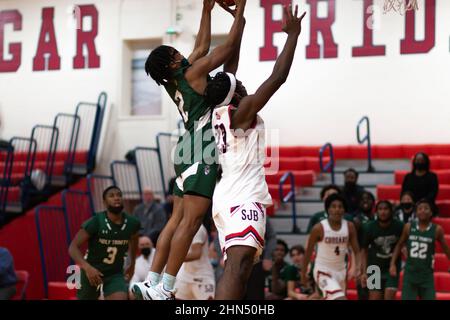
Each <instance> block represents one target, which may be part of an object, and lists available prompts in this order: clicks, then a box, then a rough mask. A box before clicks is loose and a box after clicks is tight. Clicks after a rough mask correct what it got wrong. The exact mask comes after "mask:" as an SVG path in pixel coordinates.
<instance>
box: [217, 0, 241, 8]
mask: <svg viewBox="0 0 450 320" xmlns="http://www.w3.org/2000/svg"><path fill="white" fill-rule="evenodd" d="M216 2H217V3H224V4H226V5H227V6H229V7H232V6H235V5H236V3H235V2H234V0H216Z"/></svg>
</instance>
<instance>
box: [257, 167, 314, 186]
mask: <svg viewBox="0 0 450 320" xmlns="http://www.w3.org/2000/svg"><path fill="white" fill-rule="evenodd" d="M286 172H287V171H279V172H277V173H276V174H269V175H266V181H267V184H271V185H278V184H279V183H280V179H281V178H282V177H283V175H284V174H285V173H286ZM290 172H292V174H293V175H294V180H295V186H297V187H299V186H302V187H308V186H312V185H313V184H314V179H315V174H314V171H290ZM288 181H289V180H288Z"/></svg>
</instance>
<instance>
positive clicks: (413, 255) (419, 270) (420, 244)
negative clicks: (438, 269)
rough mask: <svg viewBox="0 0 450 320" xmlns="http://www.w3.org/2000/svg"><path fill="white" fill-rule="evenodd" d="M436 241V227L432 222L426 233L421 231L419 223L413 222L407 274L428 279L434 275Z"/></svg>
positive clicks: (408, 244) (409, 239)
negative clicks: (427, 277)
mask: <svg viewBox="0 0 450 320" xmlns="http://www.w3.org/2000/svg"><path fill="white" fill-rule="evenodd" d="M435 239H436V225H435V224H434V223H431V222H430V225H429V226H428V228H427V229H426V230H425V231H420V230H419V222H418V221H413V222H411V230H410V231H409V237H408V241H407V243H406V246H407V248H408V259H407V260H406V266H405V272H407V273H413V274H414V275H415V276H417V277H426V276H429V275H430V274H432V273H433V259H434V249H435Z"/></svg>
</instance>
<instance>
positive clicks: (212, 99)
mask: <svg viewBox="0 0 450 320" xmlns="http://www.w3.org/2000/svg"><path fill="white" fill-rule="evenodd" d="M230 87H231V80H230V77H229V76H228V74H227V73H226V72H218V73H217V74H216V75H215V76H214V77H213V78H212V79H210V80H209V81H208V84H207V85H206V89H205V100H206V102H207V103H208V104H209V105H210V106H212V107H214V106H217V105H218V104H219V103H221V102H222V101H223V100H225V98H226V97H227V95H228V93H229V92H230Z"/></svg>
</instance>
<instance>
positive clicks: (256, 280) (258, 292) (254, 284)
mask: <svg viewBox="0 0 450 320" xmlns="http://www.w3.org/2000/svg"><path fill="white" fill-rule="evenodd" d="M264 284H265V273H264V270H263V267H262V262H261V261H260V262H258V263H257V264H255V265H254V266H253V270H252V273H251V274H250V278H249V279H248V282H247V292H246V293H245V297H244V300H264Z"/></svg>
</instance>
